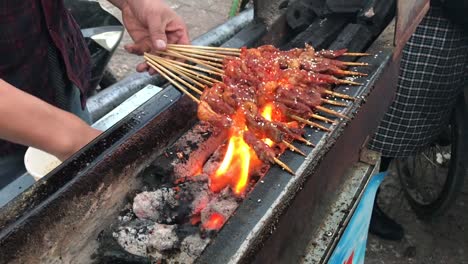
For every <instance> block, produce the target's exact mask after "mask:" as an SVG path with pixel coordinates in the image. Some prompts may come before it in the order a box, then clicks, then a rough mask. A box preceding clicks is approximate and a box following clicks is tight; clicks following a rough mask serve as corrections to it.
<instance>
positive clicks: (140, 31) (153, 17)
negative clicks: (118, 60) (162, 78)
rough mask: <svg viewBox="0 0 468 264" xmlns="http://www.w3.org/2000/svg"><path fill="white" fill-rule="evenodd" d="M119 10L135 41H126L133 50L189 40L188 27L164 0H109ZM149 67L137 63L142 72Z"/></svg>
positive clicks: (127, 48)
mask: <svg viewBox="0 0 468 264" xmlns="http://www.w3.org/2000/svg"><path fill="white" fill-rule="evenodd" d="M109 2H110V3H112V4H113V5H115V6H116V7H117V8H119V9H120V10H121V11H122V18H123V23H124V25H125V28H126V29H127V31H128V33H129V34H130V36H131V37H132V39H133V41H134V44H128V45H125V49H126V50H127V51H128V52H130V53H133V54H137V55H143V53H144V52H151V51H156V50H165V49H166V44H167V43H169V44H189V43H190V39H189V36H188V32H187V27H186V25H185V23H184V21H183V20H182V18H181V17H179V16H178V15H177V14H176V13H175V12H174V10H172V9H171V8H170V7H169V6H168V5H167V4H166V3H165V2H164V1H163V0H109ZM146 70H150V71H149V72H150V73H154V71H151V70H152V69H151V68H149V67H148V65H147V64H146V63H141V64H139V65H138V66H137V71H139V72H142V71H146Z"/></svg>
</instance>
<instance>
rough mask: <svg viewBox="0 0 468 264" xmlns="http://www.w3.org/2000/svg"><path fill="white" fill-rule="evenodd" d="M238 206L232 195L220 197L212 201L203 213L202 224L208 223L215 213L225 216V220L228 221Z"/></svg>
mask: <svg viewBox="0 0 468 264" xmlns="http://www.w3.org/2000/svg"><path fill="white" fill-rule="evenodd" d="M238 206H239V204H238V203H237V201H236V199H235V198H234V197H233V196H232V195H230V196H224V195H219V196H217V197H216V198H214V199H212V200H211V201H210V202H209V203H208V205H207V206H206V207H205V208H204V209H203V210H202V211H201V221H202V223H206V222H207V221H208V220H209V219H210V216H211V215H212V214H213V213H219V214H221V215H223V216H224V219H228V218H229V217H230V216H231V215H232V214H233V213H234V211H235V210H236V209H237V207H238Z"/></svg>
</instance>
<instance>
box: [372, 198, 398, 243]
mask: <svg viewBox="0 0 468 264" xmlns="http://www.w3.org/2000/svg"><path fill="white" fill-rule="evenodd" d="M376 199H377V197H376ZM369 232H370V233H371V234H374V235H376V236H378V237H380V238H382V239H387V240H394V241H398V240H401V239H403V236H404V233H405V231H404V230H403V227H402V226H401V225H400V224H398V223H397V222H395V221H394V220H393V219H391V218H390V217H389V216H388V215H386V214H385V213H384V212H383V211H382V209H380V207H379V206H378V205H377V202H374V209H373V210H372V217H371V221H370V226H369Z"/></svg>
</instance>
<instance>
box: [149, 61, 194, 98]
mask: <svg viewBox="0 0 468 264" xmlns="http://www.w3.org/2000/svg"><path fill="white" fill-rule="evenodd" d="M148 59H149V58H148ZM149 60H151V59H149ZM151 61H152V62H153V63H154V64H155V65H156V66H158V67H159V69H160V70H162V71H164V72H165V73H166V74H168V75H169V76H171V77H172V78H174V79H176V80H177V81H179V82H181V83H182V84H184V85H185V86H186V87H188V88H190V89H191V90H192V91H194V92H196V93H198V94H200V95H201V94H203V92H202V91H200V90H198V89H197V88H196V87H195V86H193V85H191V84H190V83H188V82H186V81H184V80H182V79H181V78H180V77H178V76H177V75H175V74H174V73H172V72H171V71H169V70H168V69H166V68H164V67H162V66H161V65H160V64H159V63H157V62H156V61H154V60H151Z"/></svg>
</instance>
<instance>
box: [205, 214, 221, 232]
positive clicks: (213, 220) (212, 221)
mask: <svg viewBox="0 0 468 264" xmlns="http://www.w3.org/2000/svg"><path fill="white" fill-rule="evenodd" d="M224 221H225V219H224V216H223V215H222V214H220V213H213V214H211V215H210V218H209V219H208V221H207V222H206V223H204V224H203V228H205V229H206V230H219V229H221V227H223V225H224Z"/></svg>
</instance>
